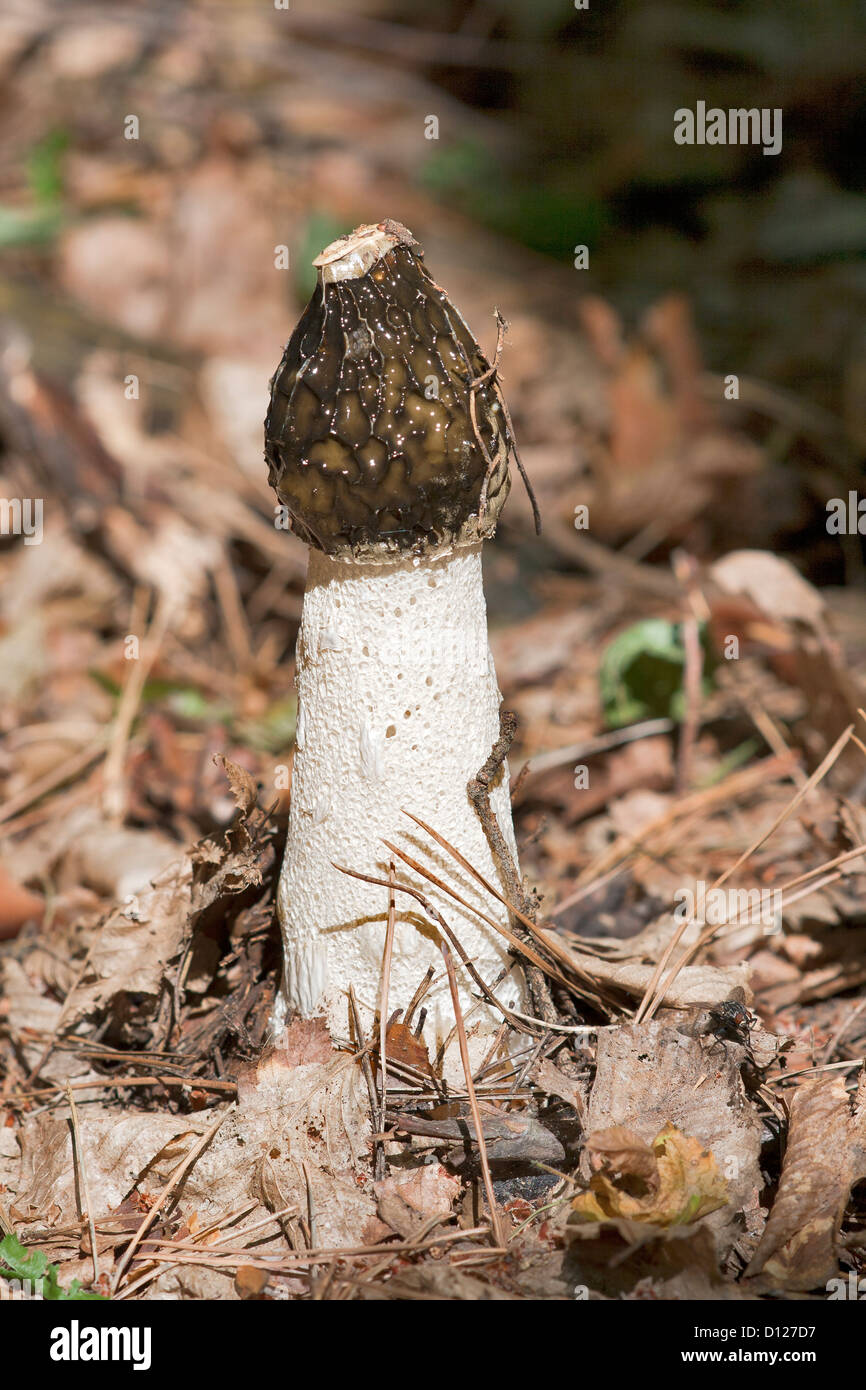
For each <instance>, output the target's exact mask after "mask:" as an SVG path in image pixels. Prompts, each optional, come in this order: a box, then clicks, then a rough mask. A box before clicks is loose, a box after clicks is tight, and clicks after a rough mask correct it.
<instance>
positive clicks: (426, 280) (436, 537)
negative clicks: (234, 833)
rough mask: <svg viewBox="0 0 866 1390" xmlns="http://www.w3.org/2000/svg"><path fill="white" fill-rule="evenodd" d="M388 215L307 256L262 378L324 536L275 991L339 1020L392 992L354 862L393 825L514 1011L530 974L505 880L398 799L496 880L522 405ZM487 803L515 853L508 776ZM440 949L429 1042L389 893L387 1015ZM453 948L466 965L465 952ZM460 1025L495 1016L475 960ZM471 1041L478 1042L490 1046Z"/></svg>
mask: <svg viewBox="0 0 866 1390" xmlns="http://www.w3.org/2000/svg"><path fill="white" fill-rule="evenodd" d="M422 256H423V252H422V250H421V248H420V246H419V245H418V243H417V242H416V241H415V239H414V238H413V237H412V236H411V234H410V233H409V232H408V231H407V230H406V228H405V227H402V226H401V225H400V224H399V223H396V222H393V221H390V220H387V221H384V222H380V223H378V224H376V225H371V226H362V227H359V228H358V229H357V230H356V231H355V232H353V233H352V234H351V235H350V236H345V237H340V238H339V239H338V240H337V241H335V242H334V243H333V244H332V245H330V246H328V247H327V248H326V249H325V250H324V251H323V252H322V254H321V255H320V256H318V257H317V258H316V260H315V261H314V265H316V266H317V267H318V272H319V278H318V284H317V287H316V289H315V291H314V293H313V296H312V299H311V300H310V303H309V304H308V305H307V308H306V309H305V311H304V313H303V315H302V317H301V319H300V322H299V323H298V325H297V327H296V329H295V331H294V333H293V334H292V338H291V341H290V342H289V344H288V347H287V348H286V350H285V353H284V355H283V358H282V361H281V363H280V365H279V367H278V368H277V371H276V373H275V375H274V377H273V380H272V382H271V402H270V409H269V411H268V416H267V420H266V424H265V441H266V456H267V460H268V463H269V467H270V481H271V484H272V486H273V487H274V488H275V490H276V493H277V496H278V498H279V500H280V503H281V504H282V506H283V507H284V508H285V509H286V511H287V512H288V515H289V518H290V523H291V526H292V528H293V529H294V531H295V532H296V534H297V535H299V536H300V537H301V538H302V539H303V540H304V541H306V542H307V544H308V545H309V547H310V556H309V569H308V574H307V584H306V591H305V594H304V604H303V615H302V620H301V628H300V632H299V635H298V643H297V687H298V723H297V740H296V751H295V761H294V771H293V778H292V794H291V809H290V816H289V831H288V841H287V845H286V851H285V859H284V862H283V867H282V874H281V877H280V883H279V891H278V912H279V916H280V920H281V924H282V931H283V940H284V955H285V975H284V1002H285V1004H286V1005H288V1006H289V1007H290V1008H291V1009H292V1010H295V1011H297V1012H299V1013H300V1014H301V1015H302V1016H304V1017H311V1016H314V1015H316V1014H320V1013H324V1014H325V1016H326V1018H327V1021H328V1024H329V1026H330V1028H331V1031H332V1032H333V1033H336V1034H338V1035H340V1036H343V1037H345V1036H347V1035H348V1032H349V1027H348V1022H347V1016H348V1015H347V992H348V989H349V986H350V985H352V986H354V990H355V995H356V997H357V1000H358V1003H359V1004H360V1005H361V1006H362V1007H364V1006H366V1009H367V1017H368V1018H371V1016H372V1014H373V1013H374V1012H375V1010H376V1008H377V1005H378V1002H379V990H380V980H381V972H382V957H383V945H384V941H385V923H386V920H387V908H388V893H387V891H383V889H382V887H381V886H373V885H370V884H369V883H366V882H363V881H360V880H359V879H357V878H354V877H350V876H348V875H347V874H346V873H344V872H342V871H341V868H342V867H343V866H345V867H348V868H350V869H353V870H356V871H360V872H363V873H366V874H367V875H368V876H373V877H376V876H378V877H379V878H381V877H382V876H383V874H385V875H387V863H388V857H389V854H388V851H387V849H386V848H385V845H384V841H386V840H390V841H391V842H392V843H396V844H398V845H400V846H402V847H403V848H404V849H405V850H406V851H407V852H408V853H409V854H410V855H411V856H412V857H414V858H416V860H423V861H424V862H425V863H426V864H427V865H428V866H429V867H430V869H431V870H432V871H433V872H434V873H435V874H436V876H437V877H439V878H440V879H444V880H445V881H447V882H448V883H449V884H451V885H452V886H453V887H454V889H455V890H456V891H457V892H458V893H459V895H460V897H462V898H463V899H464V900H465V903H466V904H467V906H461V905H460V904H459V903H457V902H455V901H454V899H453V898H452V897H450V896H449V895H447V894H446V893H444V892H442V891H441V890H439V889H437V888H435V887H432V886H431V884H430V883H429V882H427V881H424V880H422V879H420V878H419V877H417V876H414V875H413V874H412V873H411V872H407V871H405V866H404V865H402V864H401V865H400V870H401V873H400V875H399V877H400V878H401V879H402V880H403V881H407V880H408V881H412V882H414V885H415V886H416V887H417V888H419V889H420V890H422V891H423V893H424V894H425V896H426V897H427V898H428V900H430V901H432V902H433V903H434V905H435V906H436V907H437V908H438V909H439V911H440V912H441V913H442V915H443V916H444V918H445V919H446V921H447V922H448V924H449V926H450V927H451V928H452V930H453V932H454V933H455V934H456V936H457V938H458V939H459V941H460V943H461V944H462V946H463V948H464V949H465V951H466V952H467V953H468V954H469V956H470V957H471V958H472V960H473V962H474V965H475V967H476V969H477V971H478V972H479V974H480V975H481V977H482V979H484V981H485V982H486V983H488V984H489V985H490V986H491V987H492V988H493V989H494V992H495V993H496V996H497V998H499V999H500V1000H501V1001H502V1003H503V1004H505V1005H506V1007H509V1006H511V1007H515V1008H518V1009H519V1008H521V1007H525V1004H524V989H525V986H524V981H523V977H522V975H521V972H520V969H519V967H518V966H517V965H516V964H515V961H514V959H513V958H512V957H511V956H510V955H509V947H508V943H507V941H506V940H505V938H504V937H503V936H502V935H501V934H500V933H499V932H498V931H497V930H496V929H495V928H494V927H492V926H490V925H488V924H486V923H484V922H483V921H482V920H481V919H480V918H479V917H478V916H477V915H476V914H475V913H474V912H473V911H472V908H473V907H477V908H480V909H481V911H482V912H484V913H485V914H486V915H487V916H488V917H490V918H493V919H494V920H495V921H497V922H499V923H501V924H502V925H505V926H507V925H508V909H507V908H506V907H505V906H504V905H503V904H502V903H501V902H498V901H497V900H496V899H495V898H493V897H492V896H490V895H489V894H488V893H487V892H486V891H485V890H484V889H483V888H482V887H481V886H480V885H479V884H478V882H477V881H475V880H474V879H473V878H472V877H471V876H470V875H469V874H468V873H466V872H464V871H463V870H462V869H461V868H459V866H458V865H457V864H455V862H454V860H453V859H452V858H451V857H450V856H448V855H447V854H446V853H445V852H444V851H443V850H442V849H440V847H439V846H438V845H436V844H435V843H433V842H431V841H430V840H429V838H428V837H427V836H426V835H424V834H422V833H421V832H420V831H419V830H418V829H417V827H416V826H415V825H414V824H413V823H412V822H411V821H410V820H408V819H407V817H406V815H404V814H403V813H404V811H405V812H411V813H413V814H415V815H417V816H418V817H420V818H421V819H422V820H423V821H425V822H426V823H427V824H428V825H430V826H431V827H433V828H434V829H435V830H436V831H437V832H438V833H439V834H440V835H442V836H444V837H445V839H447V840H448V841H449V842H450V843H451V844H452V845H454V846H455V847H456V848H457V849H458V850H459V851H460V853H461V854H462V855H464V856H465V858H466V859H467V860H468V861H469V862H470V863H471V864H472V865H473V866H474V867H475V868H476V869H477V870H478V871H479V872H480V873H481V874H482V875H483V876H484V877H485V878H486V879H487V880H488V881H489V882H491V883H493V884H495V885H496V887H497V888H498V889H499V891H500V892H502V893H503V895H505V886H504V882H503V876H502V870H501V866H500V864H499V863H497V862H496V860H495V858H494V855H493V853H492V851H491V848H490V845H489V844H488V840H487V838H486V836H485V833H484V830H483V829H482V825H481V823H480V821H479V819H478V816H477V815H476V811H475V809H474V807H473V805H472V804H471V802H470V799H469V796H468V794H467V784H468V782H469V780H470V779H471V778H472V777H473V776H474V775H475V774H476V773H477V771H478V769H479V768H480V767H481V766H482V764H483V763H484V762H485V760H486V759H487V758H488V757H489V755H490V752H491V748H492V746H493V745H494V743H495V742H496V740H497V738H498V735H499V706H500V701H501V696H500V693H499V690H498V688H497V683H496V673H495V671H494V667H493V660H492V657H491V654H490V648H489V646H488V641H487V618H486V608H485V601H484V594H483V591H482V586H481V547H482V542H483V540H484V538H485V537H487V536H490V535H492V533H493V531H494V529H495V526H496V521H497V518H498V516H499V513H500V511H501V509H502V505H503V503H504V501H505V498H506V496H507V494H508V489H509V474H508V461H509V452H510V449H511V431H510V421H509V419H508V416H507V408H506V407H505V403H504V400H503V398H502V395H501V390H500V387H499V385H498V381H497V377H496V372H495V370H494V369H492V368H491V367H490V366H489V364H488V362H487V361H486V359H485V357H484V356H483V355H482V353H481V350H480V348H479V347H478V344H477V343H476V341H475V339H474V338H473V336H472V334H471V333H470V331H469V329H468V328H467V326H466V324H465V323H464V321H463V319H462V318H461V316H460V315H459V313H458V312H457V311H456V310H455V308H454V307H453V305H452V304H451V303H450V301H449V300H448V298H447V296H446V295H445V293H444V292H443V291H442V290H441V289H440V288H439V286H438V285H437V284H436V283H435V281H434V280H433V279H431V277H430V274H429V273H428V271H427V269H426V267H425V265H424V262H423V259H422ZM490 803H491V807H492V810H493V811H494V813H495V815H496V818H497V820H498V824H499V827H500V829H501V832H502V835H503V836H504V839H505V843H506V845H507V846H508V849H509V850H510V853H511V855H512V856H513V857H514V862H515V864H516V862H517V850H516V846H515V841H514V832H513V828H512V821H511V805H510V797H509V787H508V778H507V773H506V772H505V770H504V769H503V772H502V774H501V775H500V776H499V777H498V779H495V780H494V782H493V784H492V785H491V792H490ZM429 965H433V966H434V967H435V969H436V976H435V978H434V982H433V985H432V988H431V989H430V991H429V993H428V994H427V995H426V997H425V999H424V1004H425V1006H426V1009H427V1022H426V1025H425V1033H426V1040H427V1042H428V1044H429V1045H431V1046H432V1047H433V1048H434V1049H435V1048H436V1047H437V1046H439V1045H440V1043H441V1042H442V1040H443V1039H444V1038H445V1037H447V1036H448V1034H449V1033H450V1032H451V1031H452V1030H453V1026H454V1017H453V1010H452V1003H451V996H450V994H449V988H448V981H447V978H446V976H445V972H444V971H443V969H442V957H441V955H440V952H439V947H438V932H437V930H436V928H435V927H434V926H433V924H432V923H431V922H430V921H429V920H428V919H427V918H426V916H425V914H424V912H423V910H422V909H421V908H420V907H419V904H418V902H417V901H416V900H413V899H411V898H408V897H406V896H403V895H401V894H398V895H397V916H396V930H395V937H394V945H393V959H392V965H391V973H390V983H389V1013H390V1012H393V1011H394V1010H396V1009H398V1008H402V1009H405V1008H406V1007H407V1005H408V1004H409V1001H410V1000H411V998H412V996H413V995H414V994H415V992H416V989H417V987H418V985H419V982H420V981H421V980H422V978H423V976H424V973H425V971H426V970H427V967H428V966H429ZM458 966H459V962H458ZM460 980H461V990H460V993H461V1008H462V1009H463V1010H464V1011H465V1013H466V1015H467V1030H468V1031H469V1033H470V1036H471V1037H473V1036H474V1038H475V1039H476V1040H477V1039H484V1038H485V1037H486V1038H487V1044H488V1046H489V1034H490V1033H491V1031H493V1030H494V1029H495V1028H496V1027H498V1025H499V1023H500V1022H501V1015H500V1014H499V1012H498V1011H497V1009H496V1007H495V1005H493V1004H492V1003H490V1002H489V1001H485V1002H482V1003H480V1004H479V1003H478V998H479V991H478V988H477V986H476V985H475V984H473V982H472V980H471V979H470V978H469V977H468V975H467V974H466V972H465V971H460ZM476 1055H478V1054H477V1047H476Z"/></svg>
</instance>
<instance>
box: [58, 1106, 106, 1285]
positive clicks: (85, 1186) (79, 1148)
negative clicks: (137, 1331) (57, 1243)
mask: <svg viewBox="0 0 866 1390" xmlns="http://www.w3.org/2000/svg"><path fill="white" fill-rule="evenodd" d="M66 1097H67V1100H68V1101H69V1109H70V1111H71V1112H72V1138H73V1142H74V1145H75V1153H76V1156H77V1159H78V1172H79V1177H80V1179H81V1195H82V1197H83V1198H84V1203H85V1206H86V1208H87V1210H86V1212H82V1213H81V1215H82V1216H86V1217H87V1229H88V1231H89V1232H90V1258H91V1259H92V1261H93V1282H94V1284H95V1283H96V1282H97V1280H98V1278H99V1254H98V1252H97V1249H96V1226H95V1225H94V1221H93V1202H92V1201H91V1198H90V1185H89V1183H88V1181H87V1166H86V1164H85V1162H84V1146H83V1144H82V1143H81V1126H80V1125H79V1123H78V1106H77V1105H76V1104H75V1100H74V1098H73V1095H72V1087H71V1085H70V1084H69V1082H68V1081H67V1083H66Z"/></svg>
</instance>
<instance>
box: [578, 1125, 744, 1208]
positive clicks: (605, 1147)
mask: <svg viewBox="0 0 866 1390" xmlns="http://www.w3.org/2000/svg"><path fill="white" fill-rule="evenodd" d="M594 1152H595V1153H596V1154H599V1155H601V1154H606V1155H607V1163H606V1167H605V1169H604V1170H602V1171H600V1172H597V1173H595V1174H593V1176H592V1178H591V1179H590V1184H589V1191H588V1192H582V1193H581V1194H580V1196H579V1197H576V1198H575V1199H574V1201H573V1202H572V1214H571V1217H570V1221H572V1222H575V1221H576V1222H581V1221H607V1220H610V1219H617V1218H622V1219H624V1220H627V1221H645V1222H649V1223H650V1224H652V1225H656V1226H681V1225H686V1224H688V1223H689V1222H692V1221H698V1220H699V1219H700V1218H701V1217H702V1216H707V1215H708V1214H709V1213H710V1212H711V1211H717V1210H718V1209H719V1207H723V1206H725V1204H726V1203H727V1200H728V1186H727V1183H726V1181H725V1179H724V1178H723V1177H722V1175H721V1174H720V1173H719V1170H718V1168H717V1166H716V1160H715V1158H714V1157H713V1155H712V1154H711V1153H709V1152H708V1151H707V1150H706V1149H704V1148H703V1147H702V1146H701V1144H700V1143H699V1142H698V1141H697V1140H696V1139H692V1138H691V1137H690V1136H689V1135H687V1134H682V1133H681V1132H680V1130H678V1129H677V1128H676V1126H675V1125H670V1124H669V1125H665V1127H664V1129H662V1130H660V1131H659V1133H658V1134H657V1135H656V1137H655V1139H654V1140H653V1142H652V1144H651V1145H644V1144H642V1141H641V1140H640V1139H639V1138H638V1136H637V1135H633V1134H631V1132H630V1131H629V1130H626V1129H622V1128H617V1129H615V1130H613V1131H611V1130H608V1131H602V1132H601V1134H600V1135H598V1136H596V1140H595V1144H594ZM611 1155H613V1158H611ZM649 1159H651V1160H652V1164H653V1167H654V1174H653V1175H652V1176H650V1174H649V1164H648V1160H649ZM620 1165H622V1166H620Z"/></svg>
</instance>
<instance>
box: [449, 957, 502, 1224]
mask: <svg viewBox="0 0 866 1390" xmlns="http://www.w3.org/2000/svg"><path fill="white" fill-rule="evenodd" d="M439 949H440V951H441V952H442V959H443V960H444V961H445V969H446V970H447V972H448V988H449V989H450V990H451V1004H452V1006H453V1009H454V1017H455V1019H456V1022H457V1039H458V1042H459V1044H460V1060H461V1062H462V1063H463V1074H464V1076H465V1078H466V1094H467V1096H468V1097H469V1108H470V1110H471V1111H472V1122H473V1124H474V1125H475V1137H476V1139H477V1141H478V1156H479V1158H480V1160H481V1172H482V1175H483V1178H484V1190H485V1192H486V1193H487V1204H488V1206H489V1207H490V1229H491V1232H492V1234H493V1243H494V1245H497V1246H500V1247H501V1246H503V1245H504V1243H505V1242H504V1241H503V1238H502V1227H501V1225H500V1221H499V1212H498V1211H497V1209H496V1193H495V1192H494V1190H493V1178H492V1177H491V1174H490V1164H489V1162H488V1159H487V1143H486V1141H485V1138H484V1126H483V1124H482V1122H481V1111H480V1110H479V1109H478V1098H477V1096H476V1095H475V1086H474V1085H473V1082H472V1067H471V1066H470V1064H469V1045H468V1043H467V1041H466V1029H465V1028H464V1027H463V1012H462V1010H461V1008H460V994H459V991H458V989H457V975H456V972H455V970H454V961H453V960H452V958H451V952H450V950H449V949H448V943H447V942H446V941H440V943H439Z"/></svg>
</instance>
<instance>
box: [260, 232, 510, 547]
mask: <svg viewBox="0 0 866 1390" xmlns="http://www.w3.org/2000/svg"><path fill="white" fill-rule="evenodd" d="M314 265H316V266H317V267H318V270H319V283H318V284H317V286H316V289H315V291H314V293H313V296H312V298H311V300H310V302H309V304H308V305H307V307H306V309H305V310H304V312H303V314H302V316H301V319H300V322H299V323H298V326H297V328H296V329H295V331H294V333H293V334H292V337H291V340H290V342H289V345H288V347H287V348H286V350H285V352H284V354H283V359H282V361H281V362H280V365H279V367H278V368H277V370H276V372H275V374H274V377H273V379H272V381H271V402H270V408H269V410H268V415H267V419H266V421H265V456H266V458H267V461H268V465H269V470H270V472H269V476H270V482H271V486H272V487H273V488H274V489H275V490H276V493H277V496H278V497H279V499H280V501H281V502H282V503H283V504H284V505H285V507H286V508H287V510H288V513H289V516H290V517H291V523H292V527H293V529H294V530H295V531H296V533H297V534H298V535H299V536H301V538H302V539H303V540H305V541H306V542H307V544H308V545H313V546H316V547H318V549H320V550H323V551H325V552H326V553H327V554H330V555H341V556H347V557H348V556H355V557H356V558H358V559H364V558H367V559H372V558H374V557H375V556H376V555H377V554H381V553H382V552H383V551H391V552H408V553H411V552H416V553H420V552H422V551H425V550H428V549H430V548H431V547H438V546H445V545H449V544H452V543H454V542H455V541H470V540H478V539H480V538H482V537H484V536H489V535H491V534H492V532H493V531H494V529H495V526H496V521H497V518H498V516H499V513H500V511H501V509H502V505H503V503H504V502H505V498H506V497H507V495H508V489H509V478H508V452H509V449H508V432H507V426H506V423H505V420H504V418H503V413H502V408H501V405H500V403H499V400H498V399H497V389H496V384H495V381H494V379H493V377H492V375H488V378H487V380H486V381H485V382H484V383H483V384H481V385H478V386H476V387H475V388H474V391H473V388H472V387H471V383H472V382H473V381H477V378H479V377H482V376H484V374H485V373H486V372H489V364H488V362H487V360H486V358H485V357H484V355H483V353H482V352H481V349H480V348H479V346H478V344H477V343H476V341H475V339H474V338H473V336H472V334H471V333H470V331H469V329H468V328H467V326H466V324H465V323H464V321H463V319H462V317H461V316H460V314H459V313H458V312H457V310H456V309H455V308H454V306H453V304H452V303H451V302H450V300H449V299H448V297H447V295H446V294H445V292H444V291H443V290H441V289H440V288H439V286H438V285H437V284H436V283H435V281H434V280H433V279H432V278H431V276H430V274H429V272H428V270H427V268H426V266H425V265H424V261H423V252H422V250H421V248H420V246H419V245H418V243H417V242H416V241H415V239H414V237H413V236H412V235H411V233H410V232H408V231H407V230H406V228H405V227H402V226H401V225H400V224H399V223H398V222H393V221H391V220H386V221H384V222H380V223H377V224H374V225H371V226H364V227H359V228H357V230H356V231H354V232H353V233H352V234H351V236H347V237H340V238H339V240H337V241H335V242H334V243H333V244H332V245H331V246H329V247H327V248H326V249H325V250H324V251H323V252H322V254H321V255H320V256H317V258H316V260H315V261H314ZM472 394H474V397H475V400H474V417H475V418H474V422H473V410H472V409H471V403H470V396H471V395H472ZM485 478H487V479H488V482H487V488H486V497H484V498H483V494H484V483H485ZM482 498H483V505H482Z"/></svg>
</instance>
